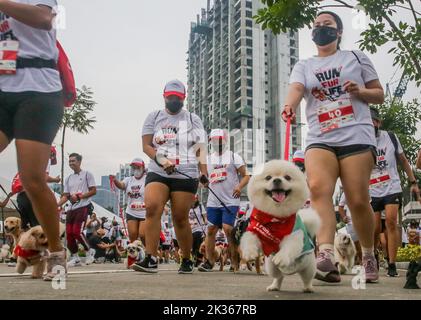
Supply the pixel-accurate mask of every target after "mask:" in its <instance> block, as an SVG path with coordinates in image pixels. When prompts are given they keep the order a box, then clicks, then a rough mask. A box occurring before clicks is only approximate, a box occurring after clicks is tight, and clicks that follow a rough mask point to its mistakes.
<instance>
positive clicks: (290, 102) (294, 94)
mask: <svg viewBox="0 0 421 320" xmlns="http://www.w3.org/2000/svg"><path fill="white" fill-rule="evenodd" d="M304 92H305V87H304V85H303V84H302V83H299V82H293V83H291V84H290V85H289V87H288V94H287V97H286V99H285V103H284V109H283V112H285V116H284V115H283V116H282V118H283V120H284V121H286V120H287V118H286V116H288V115H291V120H292V122H295V111H296V110H297V107H298V106H299V104H300V102H301V100H302V99H303V97H304Z"/></svg>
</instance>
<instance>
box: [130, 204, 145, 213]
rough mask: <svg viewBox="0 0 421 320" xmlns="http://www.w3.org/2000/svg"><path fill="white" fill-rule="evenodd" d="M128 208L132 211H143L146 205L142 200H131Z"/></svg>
mask: <svg viewBox="0 0 421 320" xmlns="http://www.w3.org/2000/svg"><path fill="white" fill-rule="evenodd" d="M130 209H132V210H134V211H143V210H145V209H146V205H145V203H143V202H133V203H132V204H130Z"/></svg>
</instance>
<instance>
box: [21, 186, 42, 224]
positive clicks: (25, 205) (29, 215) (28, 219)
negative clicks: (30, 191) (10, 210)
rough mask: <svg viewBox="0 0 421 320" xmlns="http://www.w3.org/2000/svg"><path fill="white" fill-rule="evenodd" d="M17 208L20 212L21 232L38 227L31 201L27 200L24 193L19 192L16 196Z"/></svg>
mask: <svg viewBox="0 0 421 320" xmlns="http://www.w3.org/2000/svg"><path fill="white" fill-rule="evenodd" d="M17 203H18V208H19V211H20V219H21V227H22V229H23V230H27V229H29V228H32V227H35V226H39V222H38V220H37V217H36V216H35V213H34V209H33V208H32V203H31V200H29V198H28V196H27V195H26V192H24V191H23V192H20V193H19V194H18V196H17Z"/></svg>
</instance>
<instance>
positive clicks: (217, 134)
mask: <svg viewBox="0 0 421 320" xmlns="http://www.w3.org/2000/svg"><path fill="white" fill-rule="evenodd" d="M216 138H221V139H223V140H225V141H227V133H226V132H225V130H223V129H213V130H212V131H211V133H210V135H209V139H216Z"/></svg>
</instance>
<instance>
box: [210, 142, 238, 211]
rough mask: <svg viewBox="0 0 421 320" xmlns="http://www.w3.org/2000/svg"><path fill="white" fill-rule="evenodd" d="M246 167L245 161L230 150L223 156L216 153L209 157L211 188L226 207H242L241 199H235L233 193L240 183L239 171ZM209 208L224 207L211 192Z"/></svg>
mask: <svg viewBox="0 0 421 320" xmlns="http://www.w3.org/2000/svg"><path fill="white" fill-rule="evenodd" d="M244 165H245V163H244V160H243V159H242V158H241V157H240V156H239V155H238V154H236V153H233V152H232V151H230V150H226V151H225V152H224V153H223V154H222V155H219V154H218V153H216V152H214V153H212V154H211V155H210V156H208V170H209V182H210V187H211V188H212V190H213V191H214V192H215V193H216V195H217V196H218V197H219V198H220V199H221V200H222V201H223V202H224V203H225V205H226V206H240V198H237V199H236V198H234V197H233V196H232V193H233V191H234V188H235V187H236V186H237V185H238V184H239V183H240V178H239V176H238V171H237V170H238V169H239V168H241V167H242V166H244ZM207 207H208V208H220V207H222V204H221V202H219V200H218V199H216V197H215V196H214V195H213V194H212V193H211V192H209V197H208V202H207Z"/></svg>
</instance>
